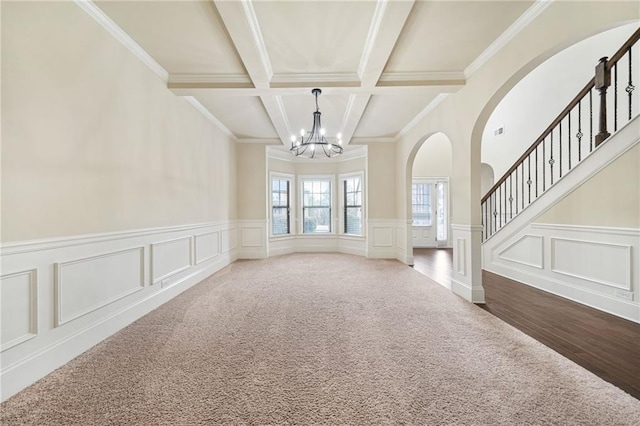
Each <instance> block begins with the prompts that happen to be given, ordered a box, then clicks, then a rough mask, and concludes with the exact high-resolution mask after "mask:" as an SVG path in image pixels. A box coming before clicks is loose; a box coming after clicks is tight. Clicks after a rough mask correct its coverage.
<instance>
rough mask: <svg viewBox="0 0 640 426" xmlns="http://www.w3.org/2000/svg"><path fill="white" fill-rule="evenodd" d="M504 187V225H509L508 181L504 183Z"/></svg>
mask: <svg viewBox="0 0 640 426" xmlns="http://www.w3.org/2000/svg"><path fill="white" fill-rule="evenodd" d="M503 185H504V224H505V225H506V224H507V201H508V199H507V181H506V180H505V181H504V182H503Z"/></svg>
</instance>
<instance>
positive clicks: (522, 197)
mask: <svg viewBox="0 0 640 426" xmlns="http://www.w3.org/2000/svg"><path fill="white" fill-rule="evenodd" d="M521 165H522V169H521V170H522V179H520V182H521V184H522V193H521V194H520V198H521V199H522V209H523V210H524V162H522V164H521Z"/></svg>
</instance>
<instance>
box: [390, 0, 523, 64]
mask: <svg viewBox="0 0 640 426" xmlns="http://www.w3.org/2000/svg"><path fill="white" fill-rule="evenodd" d="M532 4H533V2H532V1H524V0H523V1H429V2H416V4H415V6H414V7H413V10H412V13H411V15H410V17H409V19H408V20H407V23H406V24H405V27H404V29H403V30H402V34H401V35H400V38H399V40H398V43H397V44H396V48H395V50H394V52H393V54H392V55H391V58H390V59H389V61H388V62H387V67H386V69H385V72H425V71H463V70H464V69H465V68H466V67H467V66H468V65H469V64H471V62H473V60H474V59H476V58H477V57H478V56H479V55H480V54H481V53H482V52H483V51H484V50H485V49H486V48H487V47H489V45H490V44H491V43H492V42H493V41H494V40H495V39H496V38H497V37H498V36H499V35H500V34H502V33H503V32H504V31H505V30H506V29H507V28H508V27H509V26H510V25H511V24H512V23H513V22H514V21H515V20H516V19H518V18H519V17H520V16H521V15H522V14H523V13H524V12H525V11H526V10H527V9H528V8H529V7H530V6H531V5H532Z"/></svg>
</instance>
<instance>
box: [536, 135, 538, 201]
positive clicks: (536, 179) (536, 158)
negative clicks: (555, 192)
mask: <svg viewBox="0 0 640 426" xmlns="http://www.w3.org/2000/svg"><path fill="white" fill-rule="evenodd" d="M536 198H538V147H537V146H536Z"/></svg>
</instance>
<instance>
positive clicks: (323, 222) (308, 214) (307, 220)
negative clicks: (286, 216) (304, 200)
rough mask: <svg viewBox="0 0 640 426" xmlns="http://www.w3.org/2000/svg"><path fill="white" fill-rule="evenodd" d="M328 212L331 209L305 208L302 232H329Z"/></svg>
mask: <svg viewBox="0 0 640 426" xmlns="http://www.w3.org/2000/svg"><path fill="white" fill-rule="evenodd" d="M330 212H331V209H329V208H328V207H306V208H305V209H304V228H303V232H306V233H308V232H316V233H325V232H331V216H330Z"/></svg>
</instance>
